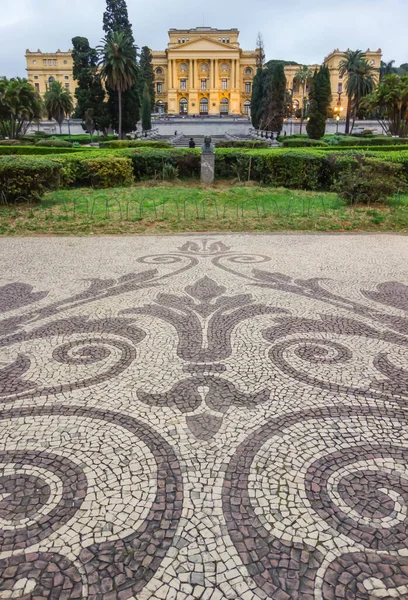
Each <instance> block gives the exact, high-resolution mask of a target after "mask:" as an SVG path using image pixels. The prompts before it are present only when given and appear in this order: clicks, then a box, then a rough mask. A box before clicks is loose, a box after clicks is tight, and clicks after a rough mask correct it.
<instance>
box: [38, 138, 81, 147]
mask: <svg viewBox="0 0 408 600" xmlns="http://www.w3.org/2000/svg"><path fill="white" fill-rule="evenodd" d="M36 146H39V147H42V148H72V143H71V142H65V141H64V140H41V141H39V142H37V143H36Z"/></svg>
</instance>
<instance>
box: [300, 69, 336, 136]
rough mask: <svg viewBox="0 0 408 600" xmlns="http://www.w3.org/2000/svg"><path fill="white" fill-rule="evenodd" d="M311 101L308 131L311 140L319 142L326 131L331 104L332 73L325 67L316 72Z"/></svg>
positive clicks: (311, 89) (313, 79)
mask: <svg viewBox="0 0 408 600" xmlns="http://www.w3.org/2000/svg"><path fill="white" fill-rule="evenodd" d="M309 100H310V117H309V120H308V122H307V125H306V130H307V133H308V136H309V137H310V138H312V139H314V140H319V139H321V138H322V137H323V136H324V133H325V130H326V119H327V115H328V112H329V109H330V103H331V86H330V71H329V69H328V67H326V66H325V65H322V66H321V67H320V69H319V70H316V71H315V72H314V75H313V78H312V83H311V86H310V91H309Z"/></svg>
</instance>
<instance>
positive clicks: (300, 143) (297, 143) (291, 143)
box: [282, 137, 327, 148]
mask: <svg viewBox="0 0 408 600" xmlns="http://www.w3.org/2000/svg"><path fill="white" fill-rule="evenodd" d="M313 146H327V143H326V142H324V141H323V140H312V139H310V138H307V137H305V138H295V139H293V138H286V139H285V138H284V139H283V141H282V147H283V148H310V147H313Z"/></svg>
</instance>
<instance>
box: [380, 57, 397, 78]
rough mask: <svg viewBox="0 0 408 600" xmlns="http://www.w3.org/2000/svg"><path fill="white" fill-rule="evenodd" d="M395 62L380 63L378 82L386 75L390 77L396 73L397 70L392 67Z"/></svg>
mask: <svg viewBox="0 0 408 600" xmlns="http://www.w3.org/2000/svg"><path fill="white" fill-rule="evenodd" d="M394 63H395V60H390V61H389V62H387V63H386V62H384V61H383V60H382V61H381V67H380V80H381V79H382V78H383V77H385V76H386V75H392V74H393V73H396V72H397V69H396V68H395V67H394Z"/></svg>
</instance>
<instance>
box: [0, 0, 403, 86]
mask: <svg viewBox="0 0 408 600" xmlns="http://www.w3.org/2000/svg"><path fill="white" fill-rule="evenodd" d="M204 6H205V9H203V7H204ZM104 7H105V0H0V76H1V75H6V76H7V77H12V76H14V75H19V76H24V74H25V59H24V53H25V50H26V48H29V49H30V50H37V49H38V48H40V49H41V50H42V51H43V52H46V51H48V52H50V51H56V50H57V49H58V48H60V49H61V50H67V49H68V48H70V47H71V38H72V37H74V36H76V35H82V36H85V37H88V38H89V40H90V42H91V44H93V45H96V44H97V43H98V42H99V41H100V39H101V37H102V13H103V11H104ZM128 8H129V15H130V19H131V22H132V23H133V30H134V35H135V39H136V42H137V44H138V45H139V46H143V45H148V46H150V47H151V48H152V49H154V50H161V49H164V48H165V47H166V45H167V30H168V29H169V28H170V27H176V28H188V27H197V26H202V25H203V24H204V25H205V26H209V27H218V28H228V27H237V28H238V29H239V30H240V32H241V36H240V41H241V47H242V48H244V49H251V48H253V47H254V45H255V40H256V35H257V32H258V30H260V31H261V32H262V33H263V36H264V39H265V45H266V53H267V58H268V59H270V58H282V59H286V60H296V61H297V62H300V63H309V64H311V63H319V62H321V61H322V60H323V58H324V56H325V55H326V54H328V53H329V52H330V51H331V50H333V49H334V48H340V49H345V48H347V47H350V48H353V49H356V48H359V49H362V50H366V49H367V48H371V49H375V50H376V49H377V48H379V47H380V48H382V50H383V53H384V59H385V60H387V61H388V60H391V59H395V61H396V64H397V65H400V64H401V63H403V62H408V42H407V33H406V32H407V23H408V0H387V1H385V0H338V1H337V2H336V1H333V2H330V1H329V0H309V1H306V0H290V1H286V2H284V1H282V0H279V1H278V0H224V1H222V0H206V1H205V2H203V0H155V1H152V0H151V1H146V0H128Z"/></svg>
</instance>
